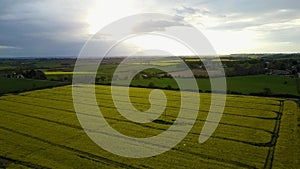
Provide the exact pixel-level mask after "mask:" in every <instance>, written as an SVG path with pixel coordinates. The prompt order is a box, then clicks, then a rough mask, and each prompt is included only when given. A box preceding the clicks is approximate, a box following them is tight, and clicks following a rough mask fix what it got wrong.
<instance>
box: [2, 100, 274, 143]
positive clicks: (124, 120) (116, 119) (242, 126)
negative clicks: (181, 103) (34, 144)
mask: <svg viewBox="0 0 300 169" xmlns="http://www.w3.org/2000/svg"><path fill="white" fill-rule="evenodd" d="M5 101H9V100H5ZM55 101H58V100H55ZM13 102H14V103H16V101H13ZM17 103H20V104H25V105H28V104H29V105H32V106H37V107H41V108H48V109H54V110H60V111H65V112H68V113H71V114H74V111H66V110H65V109H58V108H53V107H49V106H47V107H45V106H40V105H36V104H30V103H23V102H17ZM68 103H69V102H68ZM107 108H114V107H113V106H112V107H110V106H107ZM0 110H1V108H0ZM2 110H3V111H7V110H4V109H2ZM11 113H15V114H19V115H23V116H27V117H31V118H36V119H40V120H44V121H48V122H53V123H56V124H61V125H65V126H68V127H72V128H76V129H82V128H81V127H80V126H76V125H71V124H66V123H61V122H57V121H52V120H48V119H45V118H40V117H36V116H31V115H26V114H22V113H18V112H11ZM79 114H83V113H79ZM224 114H226V113H224ZM84 115H87V116H92V115H89V114H84ZM95 117H98V116H95ZM169 117H173V118H175V116H171V115H169ZM244 117H247V116H244ZM105 118H107V119H111V120H115V121H116V122H120V121H122V122H128V123H134V122H131V121H128V120H126V119H118V118H113V117H105ZM188 120H192V119H188ZM271 120H273V118H271ZM197 121H201V122H205V120H199V119H197ZM207 122H210V123H214V122H212V121H207ZM134 124H138V125H140V126H143V127H146V128H152V129H156V130H161V131H164V130H165V128H157V127H152V126H150V125H147V124H140V123H134ZM219 124H223V125H228V126H235V127H241V128H248V129H253V130H260V131H263V132H266V133H269V134H273V132H272V131H269V130H265V129H261V128H256V127H249V126H244V125H237V124H231V123H225V122H220V123H219ZM192 134H196V135H197V134H198V133H192ZM218 138H219V139H221V138H222V137H218ZM222 139H226V138H222ZM227 140H231V141H236V142H241V143H245V144H250V145H255V146H264V147H265V146H267V145H268V144H269V143H255V142H247V141H241V140H236V139H228V138H227Z"/></svg>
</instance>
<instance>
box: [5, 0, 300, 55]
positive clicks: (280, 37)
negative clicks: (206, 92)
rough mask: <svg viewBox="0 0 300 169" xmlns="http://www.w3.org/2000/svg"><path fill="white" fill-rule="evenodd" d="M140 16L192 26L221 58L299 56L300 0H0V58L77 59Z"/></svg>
mask: <svg viewBox="0 0 300 169" xmlns="http://www.w3.org/2000/svg"><path fill="white" fill-rule="evenodd" d="M141 12H155V13H163V14H169V15H173V16H174V18H179V20H184V21H187V22H189V23H191V24H192V25H194V26H196V27H197V28H198V29H199V30H201V31H202V32H203V33H204V35H205V36H206V37H207V38H208V39H209V41H210V42H211V44H212V45H213V46H214V48H215V50H216V52H217V53H218V54H230V53H267V52H268V53H269V52H274V53H275V52H276V53H278V52H300V1H298V0H265V1H261V0H202V1H201V0H185V1H176V0H143V1H140V0H119V1H118V0H107V1H104V0H86V1H82V0H81V1H80V0H64V1H62V0H0V57H28V56H37V57H46V56H77V55H78V53H79V52H80V50H81V48H82V46H83V44H84V43H85V42H86V41H87V40H88V38H89V37H91V36H92V35H93V34H95V33H96V32H97V31H98V30H99V29H100V28H102V27H103V26H105V25H107V24H109V23H111V22H113V21H115V20H118V19H120V18H122V17H124V16H129V15H133V14H138V13H141ZM146 26H152V27H155V26H157V27H158V28H161V27H165V28H167V27H172V26H178V25H174V24H172V23H169V22H163V21H162V22H160V25H146ZM140 28H143V29H148V28H149V27H145V25H142V26H140ZM153 29H155V28H153ZM105 43H106V42H105V39H104V40H103V48H106V44H105ZM122 54H124V53H122V52H121V51H120V53H118V54H117V55H122Z"/></svg>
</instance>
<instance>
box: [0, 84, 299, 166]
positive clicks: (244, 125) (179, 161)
mask: <svg viewBox="0 0 300 169" xmlns="http://www.w3.org/2000/svg"><path fill="white" fill-rule="evenodd" d="M116 88H118V89H117V90H123V87H116ZM150 92H151V89H142V88H130V99H131V102H132V104H133V105H134V106H135V107H136V108H137V109H139V110H141V111H145V110H147V109H149V108H150V103H149V100H148V98H149V93H150ZM164 92H165V94H166V96H167V98H168V102H167V107H166V110H165V113H164V114H162V115H161V116H160V117H159V118H158V119H156V120H155V121H153V122H151V123H136V122H132V121H129V120H127V119H126V118H124V117H123V116H122V115H120V114H119V113H118V111H117V109H116V108H115V106H114V103H113V101H112V96H111V87H110V86H96V97H97V102H98V104H99V108H100V110H101V111H102V113H103V115H104V117H105V119H106V120H107V121H108V123H109V124H110V125H111V126H112V127H113V128H114V129H116V130H117V131H119V132H120V133H122V134H125V135H127V136H131V137H139V138H142V137H151V136H155V135H157V134H160V133H162V132H164V131H165V130H167V129H168V128H169V127H170V126H171V125H172V124H173V122H174V121H175V119H176V117H177V114H178V111H179V108H180V101H181V100H180V92H178V91H169V90H166V91H164ZM75 94H78V95H80V93H75ZM120 97H121V96H120ZM199 97H200V100H201V104H200V110H199V113H198V118H197V120H196V122H195V125H194V127H193V128H192V130H191V131H190V132H189V134H188V135H187V136H186V137H185V139H184V140H182V141H181V142H180V143H179V144H178V145H177V146H175V147H174V148H172V149H171V150H170V151H167V152H165V153H163V154H160V155H157V156H154V157H149V158H142V159H133V158H126V157H120V156H117V155H114V154H112V153H110V152H107V151H105V150H103V149H102V148H100V147H99V146H98V145H96V144H95V143H94V142H93V141H92V140H91V139H90V138H89V137H88V136H87V135H86V133H85V132H84V130H83V129H82V127H81V125H80V123H79V121H78V119H77V116H76V113H75V110H74V106H73V100H72V86H63V87H56V88H52V89H44V90H36V91H31V92H24V93H20V94H17V95H14V94H8V95H4V96H1V97H0V167H1V166H2V167H8V168H22V167H30V168H31V167H33V168H67V167H73V168H74V167H75V168H200V167H201V168H297V167H299V162H298V157H299V150H298V149H299V141H298V140H299V127H298V126H297V123H298V122H297V116H298V114H299V112H298V107H297V104H296V103H295V102H293V101H290V100H284V99H279V98H264V97H252V96H235V95H228V96H227V102H226V107H225V111H224V113H223V116H222V120H221V122H220V124H219V126H218V128H217V130H216V131H215V132H214V134H213V135H212V137H211V138H210V139H209V140H207V141H206V142H205V143H202V144H200V143H198V138H199V134H200V131H201V129H202V126H203V124H204V122H205V119H206V117H207V114H208V110H209V107H210V101H211V100H210V94H208V93H206V94H202V93H200V94H199ZM90 101H91V99H90V98H86V99H84V102H82V103H81V104H88V103H89V102H90ZM191 108H195V107H193V106H191Z"/></svg>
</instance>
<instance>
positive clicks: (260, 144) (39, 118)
mask: <svg viewBox="0 0 300 169" xmlns="http://www.w3.org/2000/svg"><path fill="white" fill-rule="evenodd" d="M0 110H2V111H5V112H8V113H12V114H16V115H20V116H24V117H28V118H33V119H38V120H42V121H45V122H49V123H54V124H58V125H62V126H65V127H71V128H74V129H79V130H83V129H82V127H81V126H77V125H71V124H67V123H62V122H58V121H55V120H49V119H46V118H41V117H37V116H31V115H27V114H23V113H18V112H13V111H8V110H3V109H0ZM108 119H112V120H116V121H123V122H128V123H133V122H130V121H127V120H119V119H116V118H108ZM200 121H203V122H204V121H205V120H200ZM220 124H223V125H229V126H237V127H240V126H239V125H234V124H226V123H223V122H220ZM139 125H140V126H143V127H145V128H150V129H155V130H160V131H164V130H165V128H159V127H153V126H150V125H146V124H139ZM242 127H245V126H242ZM246 128H250V129H255V130H258V129H257V128H253V127H246ZM263 131H265V130H263ZM91 132H93V131H91ZM178 132H181V131H178ZM265 132H269V131H265ZM269 133H270V132H269ZM102 134H107V133H102ZM190 134H192V135H195V136H198V135H199V133H195V132H190ZM270 134H272V133H270ZM211 137H212V138H216V139H222V140H227V141H232V142H239V143H243V144H249V145H253V146H258V147H270V146H272V145H271V144H270V142H272V140H271V141H269V142H266V143H256V142H250V141H243V140H237V139H231V138H226V137H220V136H211Z"/></svg>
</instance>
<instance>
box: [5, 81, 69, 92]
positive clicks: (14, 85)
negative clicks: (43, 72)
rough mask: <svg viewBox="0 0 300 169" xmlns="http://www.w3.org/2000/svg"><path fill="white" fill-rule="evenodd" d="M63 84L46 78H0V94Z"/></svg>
mask: <svg viewBox="0 0 300 169" xmlns="http://www.w3.org/2000/svg"><path fill="white" fill-rule="evenodd" d="M63 84H64V83H62V82H55V81H48V80H33V79H8V78H0V94H5V93H11V92H22V91H28V90H34V89H41V88H47V87H52V86H60V85H63Z"/></svg>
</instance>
